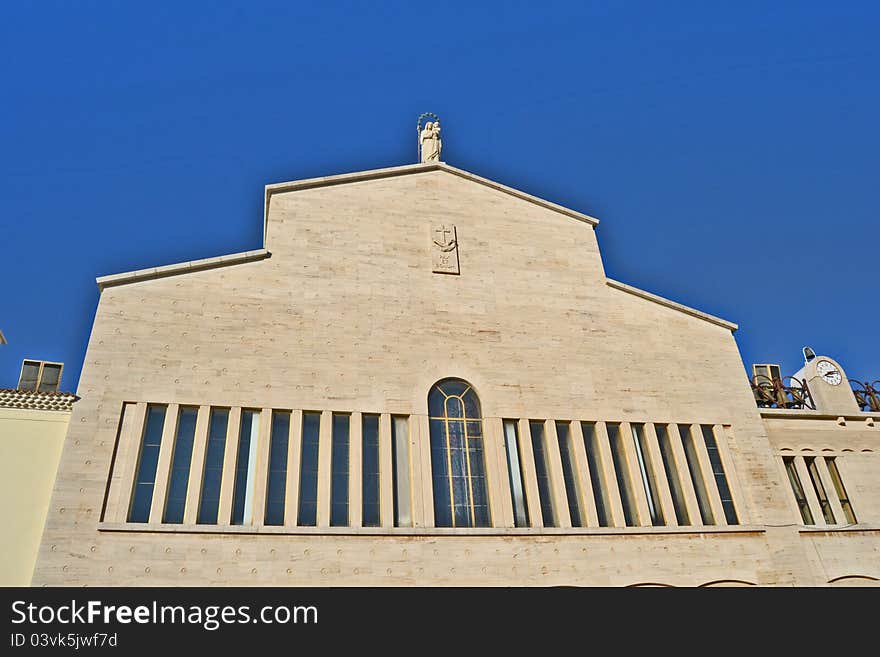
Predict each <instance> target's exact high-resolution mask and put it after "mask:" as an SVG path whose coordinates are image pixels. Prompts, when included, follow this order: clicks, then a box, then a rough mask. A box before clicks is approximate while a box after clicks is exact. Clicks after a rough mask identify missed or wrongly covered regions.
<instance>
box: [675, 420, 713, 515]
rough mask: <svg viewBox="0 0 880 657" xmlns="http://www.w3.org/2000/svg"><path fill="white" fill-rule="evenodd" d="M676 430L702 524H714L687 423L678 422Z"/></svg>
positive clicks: (695, 449)
mask: <svg viewBox="0 0 880 657" xmlns="http://www.w3.org/2000/svg"><path fill="white" fill-rule="evenodd" d="M678 431H679V433H681V446H682V447H683V448H684V458H685V460H686V461H687V466H688V472H689V473H690V475H691V481H692V482H693V484H694V492H695V493H696V494H697V506H698V507H699V508H700V518H701V519H702V521H703V524H704V525H714V524H715V516H714V515H712V507H711V505H710V504H709V493H708V492H707V491H706V484H705V482H704V481H703V471H702V470H701V469H700V459H699V457H698V456H697V448H696V447H695V446H694V439H693V436H692V435H691V427H690V425H689V424H679V425H678Z"/></svg>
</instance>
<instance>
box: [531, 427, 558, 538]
mask: <svg viewBox="0 0 880 657" xmlns="http://www.w3.org/2000/svg"><path fill="white" fill-rule="evenodd" d="M529 431H530V432H531V434H532V453H533V454H534V455H535V474H536V475H537V477H538V497H540V498H541V517H542V519H543V520H544V526H545V527H555V526H556V518H555V516H554V515H553V496H552V490H553V489H552V488H551V486H550V467H549V465H548V463H547V449H546V446H545V445H544V422H543V421H541V420H529Z"/></svg>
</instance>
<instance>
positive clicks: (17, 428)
mask: <svg viewBox="0 0 880 657" xmlns="http://www.w3.org/2000/svg"><path fill="white" fill-rule="evenodd" d="M62 369H63V364H62V363H52V362H45V361H37V360H26V361H24V363H23V364H22V369H21V376H20V377H19V383H18V386H17V387H16V388H15V389H5V390H4V389H0V496H2V499H3V500H6V502H5V503H4V504H3V505H2V507H0V523H2V524H3V532H2V534H0V554H2V555H3V558H2V559H0V586H27V585H28V584H30V582H31V574H32V573H33V570H34V563H35V561H36V558H37V549H38V548H39V545H40V538H41V536H42V533H43V524H44V523H45V521H46V511H47V510H48V508H49V499H50V497H51V495H52V487H53V484H54V482H55V471H56V469H57V468H58V460H59V458H60V457H61V447H62V445H63V444H64V437H65V435H66V434H67V428H68V425H69V424H70V415H71V412H72V410H73V403H74V402H75V401H76V400H77V397H76V396H75V395H73V394H71V393H68V392H59V387H60V383H61V371H62Z"/></svg>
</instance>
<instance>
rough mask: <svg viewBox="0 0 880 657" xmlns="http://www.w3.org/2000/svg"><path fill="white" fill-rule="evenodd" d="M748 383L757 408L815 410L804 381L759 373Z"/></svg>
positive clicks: (791, 377)
mask: <svg viewBox="0 0 880 657" xmlns="http://www.w3.org/2000/svg"><path fill="white" fill-rule="evenodd" d="M750 384H751V386H752V392H753V393H754V395H755V403H756V404H757V405H758V408H791V409H805V408H806V409H810V410H816V404H815V402H814V401H813V397H812V396H811V395H810V389H809V388H808V387H807V382H806V381H801V380H800V379H796V378H795V377H793V376H785V377H782V378H781V379H777V378H775V377H774V378H770V377H768V376H764V375H761V374H759V375H757V376H754V377H752V379H751V381H750Z"/></svg>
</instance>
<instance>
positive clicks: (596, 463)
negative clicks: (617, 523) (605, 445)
mask: <svg viewBox="0 0 880 657" xmlns="http://www.w3.org/2000/svg"><path fill="white" fill-rule="evenodd" d="M581 431H583V434H584V451H586V453H587V467H588V468H589V470H590V487H591V488H592V489H593V499H594V500H596V516H597V517H598V519H599V526H600V527H610V526H611V514H610V512H609V509H610V508H611V503H610V502H609V500H608V485H607V484H606V483H605V473H604V471H603V470H602V453H601V452H600V451H599V438H598V436H597V435H596V425H595V424H594V423H593V422H581Z"/></svg>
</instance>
